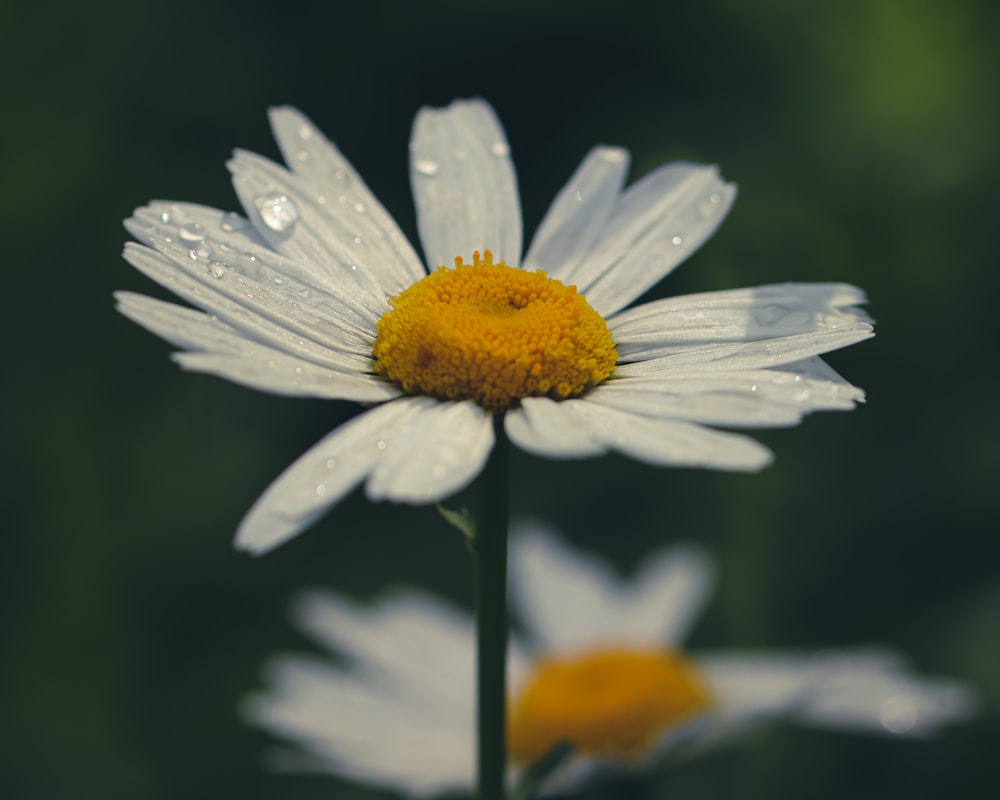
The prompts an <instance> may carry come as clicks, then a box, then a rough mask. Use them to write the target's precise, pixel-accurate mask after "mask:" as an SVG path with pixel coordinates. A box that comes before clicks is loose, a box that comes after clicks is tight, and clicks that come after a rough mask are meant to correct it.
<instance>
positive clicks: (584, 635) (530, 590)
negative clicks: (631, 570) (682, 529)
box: [510, 522, 622, 653]
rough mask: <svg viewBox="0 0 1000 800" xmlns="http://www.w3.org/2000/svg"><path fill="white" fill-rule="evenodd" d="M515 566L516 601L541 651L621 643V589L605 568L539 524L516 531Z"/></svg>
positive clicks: (513, 590)
mask: <svg viewBox="0 0 1000 800" xmlns="http://www.w3.org/2000/svg"><path fill="white" fill-rule="evenodd" d="M510 561H511V568H510V581H511V584H510V585H511V602H512V603H513V605H514V608H515V609H516V611H517V614H518V619H519V620H520V621H521V623H522V624H523V625H524V626H525V628H527V629H528V630H529V631H530V633H531V635H532V637H533V644H534V645H535V646H536V647H537V649H538V650H539V651H540V652H543V653H551V652H552V651H567V650H569V651H572V650H574V649H578V648H587V647H593V646H596V645H599V644H601V643H602V642H608V640H610V643H616V642H618V641H620V640H621V638H622V636H621V634H620V632H619V631H620V626H621V622H622V618H621V616H620V613H619V612H620V610H621V609H620V607H619V596H620V593H621V586H620V581H619V580H618V579H617V578H616V577H615V576H614V575H613V573H612V572H611V571H610V570H609V569H608V567H607V565H606V564H604V563H603V562H601V561H599V560H597V559H594V558H589V557H587V556H585V555H582V554H581V553H579V552H577V551H576V550H573V549H571V548H569V547H568V546H566V545H565V544H563V543H562V542H561V541H560V540H559V538H558V537H557V536H556V535H555V534H554V533H553V532H552V530H551V529H549V528H547V527H546V526H545V525H542V524H540V523H537V522H521V523H519V524H517V525H516V526H515V529H514V531H513V534H512V536H511V549H510Z"/></svg>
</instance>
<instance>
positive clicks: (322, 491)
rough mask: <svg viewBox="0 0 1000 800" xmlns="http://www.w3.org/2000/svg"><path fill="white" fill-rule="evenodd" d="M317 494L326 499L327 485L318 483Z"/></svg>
mask: <svg viewBox="0 0 1000 800" xmlns="http://www.w3.org/2000/svg"><path fill="white" fill-rule="evenodd" d="M316 494H317V495H318V496H319V497H324V496H325V495H326V484H325V483H318V484H316Z"/></svg>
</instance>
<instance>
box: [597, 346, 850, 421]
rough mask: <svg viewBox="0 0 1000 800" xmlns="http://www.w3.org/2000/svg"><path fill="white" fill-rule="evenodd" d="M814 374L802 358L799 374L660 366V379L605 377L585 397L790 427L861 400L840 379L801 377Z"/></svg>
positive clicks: (652, 410) (646, 410) (660, 414)
mask: <svg viewBox="0 0 1000 800" xmlns="http://www.w3.org/2000/svg"><path fill="white" fill-rule="evenodd" d="M816 360H818V359H816ZM831 371H832V370H831ZM815 372H816V368H815V367H813V366H812V365H811V362H802V368H801V372H799V371H796V370H795V369H794V365H790V367H789V368H788V369H755V370H741V371H735V372H710V373H700V372H690V371H687V370H684V369H680V370H677V371H676V373H672V372H671V371H670V370H664V372H663V376H662V377H641V378H621V379H618V380H612V381H609V382H608V383H606V384H604V385H602V386H599V387H597V388H596V389H595V390H594V391H592V392H591V393H590V394H589V395H588V396H587V399H588V400H589V401H591V402H593V403H598V404H600V405H606V406H609V407H612V408H617V409H619V410H622V411H629V412H632V413H636V414H643V415H647V416H652V417H657V418H664V419H684V420H690V421H693V422H702V423H706V424H712V425H732V426H740V427H775V426H782V425H794V424H796V423H798V422H799V421H800V420H801V419H802V416H803V415H804V414H807V413H809V412H812V411H820V410H825V411H834V410H840V411H846V410H850V409H852V408H854V405H855V403H857V402H862V401H863V400H864V393H863V392H862V391H861V390H860V389H857V388H855V387H854V386H851V385H850V384H848V383H846V382H845V381H843V380H842V379H841V380H824V379H817V378H812V377H805V376H806V375H810V374H815ZM837 377H838V378H839V376H837Z"/></svg>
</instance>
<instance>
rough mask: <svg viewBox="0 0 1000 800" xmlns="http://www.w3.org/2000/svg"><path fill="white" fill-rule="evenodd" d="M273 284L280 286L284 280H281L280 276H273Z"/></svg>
mask: <svg viewBox="0 0 1000 800" xmlns="http://www.w3.org/2000/svg"><path fill="white" fill-rule="evenodd" d="M274 282H275V283H276V284H278V285H279V286H280V285H281V284H283V283H284V282H285V279H284V278H282V277H281V276H280V275H275V276H274Z"/></svg>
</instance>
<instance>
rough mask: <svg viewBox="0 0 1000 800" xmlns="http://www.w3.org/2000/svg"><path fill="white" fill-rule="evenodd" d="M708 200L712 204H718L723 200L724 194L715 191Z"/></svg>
mask: <svg viewBox="0 0 1000 800" xmlns="http://www.w3.org/2000/svg"><path fill="white" fill-rule="evenodd" d="M708 202H709V203H711V204H712V205H718V204H719V203H721V202H722V195H721V194H719V193H718V192H713V193H712V194H710V195H709V196H708Z"/></svg>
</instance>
